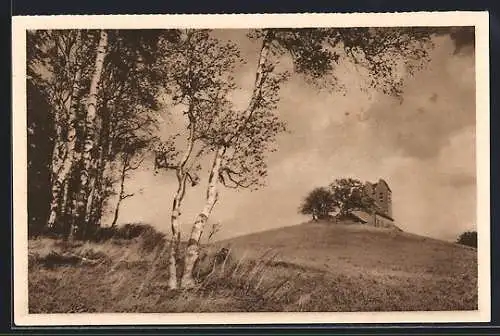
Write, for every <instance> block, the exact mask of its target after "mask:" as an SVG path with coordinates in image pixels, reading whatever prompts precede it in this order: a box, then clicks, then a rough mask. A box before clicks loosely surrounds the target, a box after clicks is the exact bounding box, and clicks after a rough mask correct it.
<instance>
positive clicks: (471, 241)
mask: <svg viewBox="0 0 500 336" xmlns="http://www.w3.org/2000/svg"><path fill="white" fill-rule="evenodd" d="M457 243H458V244H462V245H467V246H471V247H477V232H476V231H466V232H464V233H462V234H461V235H460V237H458V239H457Z"/></svg>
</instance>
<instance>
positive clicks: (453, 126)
mask: <svg viewBox="0 0 500 336" xmlns="http://www.w3.org/2000/svg"><path fill="white" fill-rule="evenodd" d="M13 24H14V26H13V28H14V29H13V52H14V55H13V83H14V84H13V85H14V100H13V101H14V115H13V134H14V138H13V142H14V150H13V153H14V154H13V156H14V161H13V162H14V179H13V183H14V218H13V226H14V227H13V231H14V309H15V318H16V323H20V324H23V323H26V324H29V325H37V324H39V325H45V324H58V325H64V324H153V323H154V324H162V323H167V324H175V323H193V324H196V323H259V321H263V322H262V323H277V322H287V323H299V322H302V323H314V322H322V323H325V322H340V323H342V322H351V323H353V322H361V323H363V322H425V321H431V322H447V321H455V322H465V321H489V318H490V311H489V309H490V307H489V305H490V294H489V293H490V292H489V291H490V278H489V277H490V273H489V272H490V270H489V267H490V260H489V253H490V250H489V249H490V246H489V239H490V238H489V230H490V218H489V207H490V205H489V123H488V118H489V107H488V104H489V103H488V102H489V93H488V15H487V13H486V14H485V13H480V12H476V13H472V12H463V13H460V12H453V13H451V12H450V13H400V14H359V15H358V14H323V15H321V14H304V15H300V14H290V15H286V14H279V15H278V14H276V15H192V16H191V15H172V16H169V15H154V16H94V17H93V19H92V20H90V19H89V18H86V17H84V16H81V17H78V16H74V17H72V16H66V17H57V16H54V17H17V18H16V17H14V18H13ZM151 313H155V314H151ZM171 313H177V314H171ZM227 313H235V314H227ZM236 313H237V314H236ZM343 314H344V315H343ZM17 321H19V322H17Z"/></svg>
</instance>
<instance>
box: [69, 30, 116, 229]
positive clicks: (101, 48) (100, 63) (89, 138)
mask: <svg viewBox="0 0 500 336" xmlns="http://www.w3.org/2000/svg"><path fill="white" fill-rule="evenodd" d="M107 50H108V33H107V32H106V31H105V30H101V31H100V34H99V44H98V46H97V53H96V58H95V63H94V71H93V74H92V78H91V82H90V89H89V96H88V100H87V104H86V105H87V110H86V116H85V140H84V145H83V152H82V169H81V172H80V186H79V187H80V189H79V192H78V201H77V202H78V203H77V209H78V217H79V220H80V221H84V220H85V218H86V217H87V214H86V210H87V200H88V197H89V194H90V193H91V190H90V187H91V186H90V185H89V184H90V183H89V182H90V178H91V172H90V170H91V168H92V165H93V160H94V158H93V150H94V143H95V141H96V139H95V138H96V134H98V129H97V127H98V125H97V123H96V118H97V98H98V94H99V89H100V81H101V76H102V73H103V68H104V59H105V57H106V53H107ZM73 229H76V228H73Z"/></svg>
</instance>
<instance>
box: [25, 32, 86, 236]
mask: <svg viewBox="0 0 500 336" xmlns="http://www.w3.org/2000/svg"><path fill="white" fill-rule="evenodd" d="M82 34H83V33H82V32H81V31H30V32H28V33H27V63H28V66H27V75H28V81H30V82H31V83H33V85H34V86H35V87H36V88H37V89H38V90H39V91H40V92H41V93H42V95H43V96H44V97H45V99H46V101H47V103H48V105H49V106H50V113H51V116H52V117H51V118H50V119H51V120H53V127H54V146H53V150H52V158H51V171H52V173H51V185H52V192H51V199H50V210H49V217H48V226H49V227H50V228H53V227H54V226H55V225H56V224H58V222H60V221H61V217H64V215H65V207H66V204H65V203H66V200H67V199H68V181H69V177H70V173H71V171H72V169H73V166H74V162H75V146H76V143H77V140H78V136H79V131H80V129H79V127H78V122H77V121H78V109H79V105H80V95H81V91H82V90H81V86H82V82H84V81H85V78H86V69H85V67H84V64H85V60H86V59H88V57H89V45H88V43H85V41H83V38H84V37H82ZM33 113H39V111H36V112H35V111H34V110H33Z"/></svg>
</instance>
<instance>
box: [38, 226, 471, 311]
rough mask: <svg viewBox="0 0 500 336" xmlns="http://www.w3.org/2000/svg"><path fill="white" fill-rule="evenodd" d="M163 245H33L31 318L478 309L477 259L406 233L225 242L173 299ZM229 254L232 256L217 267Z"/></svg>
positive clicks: (290, 234)
mask: <svg viewBox="0 0 500 336" xmlns="http://www.w3.org/2000/svg"><path fill="white" fill-rule="evenodd" d="M164 244H165V241H164V240H163V239H159V238H158V237H156V236H153V237H151V235H150V236H146V237H138V238H135V239H133V240H123V239H111V240H108V241H106V242H102V243H92V242H86V243H75V244H71V245H70V244H67V243H64V242H62V241H58V240H54V239H49V238H39V239H31V240H30V241H29V275H28V277H29V279H28V280H29V281H28V286H29V310H30V312H31V313H70V312H136V313H146V312H157V313H158V312H226V311H227V312H229V311H231V312H235V311H246V312H255V311H343V312H346V311H410V310H412V311H415V310H426V311H428V310H475V309H477V253H476V250H475V249H472V248H468V247H464V246H461V245H456V244H452V243H448V242H443V241H439V240H434V239H430V238H424V237H420V236H415V235H411V234H408V233H404V232H396V231H389V230H382V229H376V228H370V227H366V226H358V225H349V226H348V225H333V224H329V223H305V224H301V225H297V226H291V227H287V228H281V229H277V230H271V231H266V232H261V233H256V234H252V235H247V236H242V237H238V238H234V239H230V240H227V241H221V242H217V243H214V244H212V245H210V246H205V247H204V248H203V255H206V257H204V258H202V259H201V261H200V263H199V264H198V266H197V269H196V271H195V272H196V273H197V274H198V278H199V281H200V284H199V286H198V287H197V288H196V289H193V290H189V291H175V292H171V291H167V289H166V279H167V264H166V255H165V254H164V249H163V246H164ZM221 247H225V248H227V249H229V250H230V254H229V257H228V258H227V259H226V260H225V261H224V262H222V263H218V264H215V266H214V263H213V258H212V256H213V255H214V254H215V251H218V250H219V249H220V248H221ZM61 255H65V256H66V257H65V259H64V260H61V258H60V256H61ZM68 256H69V257H68ZM71 256H75V257H74V258H72V257H71Z"/></svg>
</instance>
